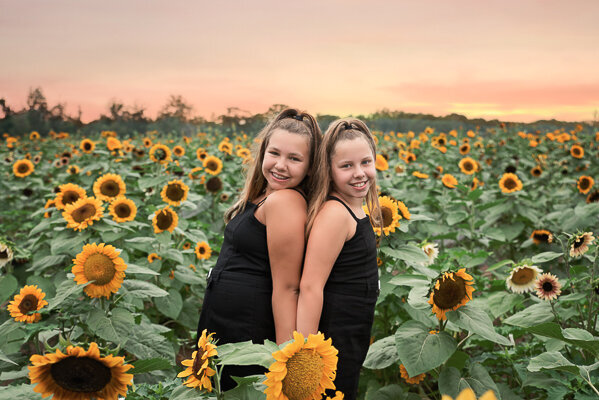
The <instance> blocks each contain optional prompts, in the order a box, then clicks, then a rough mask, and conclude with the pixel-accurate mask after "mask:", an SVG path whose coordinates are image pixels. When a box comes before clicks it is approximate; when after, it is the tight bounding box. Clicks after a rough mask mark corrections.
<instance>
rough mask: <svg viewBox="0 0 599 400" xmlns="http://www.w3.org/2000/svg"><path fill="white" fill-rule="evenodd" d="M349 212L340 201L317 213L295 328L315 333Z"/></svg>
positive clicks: (326, 205) (306, 332) (306, 258)
mask: <svg viewBox="0 0 599 400" xmlns="http://www.w3.org/2000/svg"><path fill="white" fill-rule="evenodd" d="M348 217H349V214H348V213H347V211H346V210H345V208H344V207H343V206H342V205H341V204H337V203H336V202H327V203H325V205H324V207H323V208H322V210H321V211H320V212H319V213H318V215H317V216H316V219H315V220H314V225H313V227H312V231H311V232H310V237H309V238H308V245H307V249H306V257H305V261H304V271H303V273H302V279H301V282H300V295H299V300H298V305H297V331H298V332H300V333H302V334H303V335H306V336H307V335H308V334H310V333H317V331H318V323H319V321H320V315H321V313H322V304H323V289H324V286H325V284H326V282H327V279H328V278H329V275H330V273H331V269H332V268H333V264H334V263H335V260H336V259H337V257H338V256H339V253H340V252H341V249H342V248H343V244H344V243H345V241H346V240H347V237H348V234H349V231H350V230H351V229H352V227H351V222H353V219H352V220H351V222H350V221H348Z"/></svg>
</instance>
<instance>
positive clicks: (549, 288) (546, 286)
mask: <svg viewBox="0 0 599 400" xmlns="http://www.w3.org/2000/svg"><path fill="white" fill-rule="evenodd" d="M543 291H545V292H551V291H553V284H552V283H551V282H543Z"/></svg>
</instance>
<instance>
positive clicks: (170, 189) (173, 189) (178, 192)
mask: <svg viewBox="0 0 599 400" xmlns="http://www.w3.org/2000/svg"><path fill="white" fill-rule="evenodd" d="M184 195H185V191H184V190H183V188H182V187H181V185H178V184H176V183H174V184H170V185H168V186H167V187H166V197H168V199H169V200H172V201H180V200H181V199H182V198H183V196H184Z"/></svg>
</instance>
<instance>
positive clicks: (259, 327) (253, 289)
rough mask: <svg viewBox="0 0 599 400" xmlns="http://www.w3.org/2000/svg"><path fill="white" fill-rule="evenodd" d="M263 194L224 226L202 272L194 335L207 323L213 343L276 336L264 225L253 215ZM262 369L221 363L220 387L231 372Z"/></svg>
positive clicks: (230, 385)
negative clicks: (203, 289) (216, 251)
mask: <svg viewBox="0 0 599 400" xmlns="http://www.w3.org/2000/svg"><path fill="white" fill-rule="evenodd" d="M264 200H266V199H264ZM264 200H262V201H261V202H260V203H258V204H253V203H249V202H248V203H247V204H246V207H245V210H244V211H243V212H242V213H240V214H238V215H236V216H235V217H234V218H233V219H231V221H229V223H228V224H227V226H226V228H225V235H224V241H223V245H222V248H221V251H220V255H219V256H218V260H217V262H216V265H215V266H214V268H213V269H212V270H211V271H210V273H209V274H208V279H207V285H206V293H205V295H204V303H203V306H202V312H201V314H200V321H199V324H198V337H200V335H201V333H202V330H204V329H207V330H208V332H214V333H215V335H214V337H215V338H216V339H218V344H224V343H234V342H243V341H247V340H251V341H252V342H254V343H264V340H265V339H268V340H271V341H273V342H274V341H275V340H276V334H275V323H274V318H273V315H272V277H271V272H270V262H269V257H268V243H267V240H266V226H265V225H264V224H262V223H261V222H260V221H258V220H257V219H256V217H255V216H254V212H255V211H256V209H257V208H258V207H260V205H262V203H263V202H264ZM266 371H267V370H266V369H265V368H263V367H261V366H254V365H251V366H237V365H235V366H226V367H224V369H223V373H222V376H221V387H222V389H223V390H229V389H232V388H233V387H235V386H236V383H235V381H234V380H233V379H232V378H231V376H247V375H256V374H263V373H264V372H266Z"/></svg>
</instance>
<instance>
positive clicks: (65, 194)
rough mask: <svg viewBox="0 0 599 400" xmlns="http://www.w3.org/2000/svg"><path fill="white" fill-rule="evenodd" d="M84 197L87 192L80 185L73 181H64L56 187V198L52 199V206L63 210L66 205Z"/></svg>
mask: <svg viewBox="0 0 599 400" xmlns="http://www.w3.org/2000/svg"><path fill="white" fill-rule="evenodd" d="M86 197H87V193H85V189H83V188H82V187H81V186H79V185H75V184H74V183H65V184H64V185H60V186H59V187H58V193H56V198H55V199H54V206H55V207H56V209H57V210H64V209H65V207H66V206H67V205H69V204H72V203H74V202H76V201H77V200H79V199H85V198H86Z"/></svg>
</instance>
